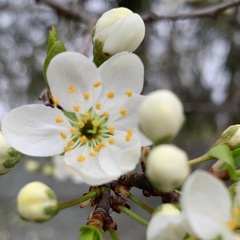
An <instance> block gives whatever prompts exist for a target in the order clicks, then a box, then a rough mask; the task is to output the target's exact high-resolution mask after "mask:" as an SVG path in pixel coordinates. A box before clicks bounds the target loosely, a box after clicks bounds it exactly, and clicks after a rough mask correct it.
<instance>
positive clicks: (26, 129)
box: [2, 104, 70, 157]
mask: <svg viewBox="0 0 240 240" xmlns="http://www.w3.org/2000/svg"><path fill="white" fill-rule="evenodd" d="M56 117H61V118H62V120H63V121H62V122H61V123H56V122H55V118H56ZM69 128H70V124H69V122H68V121H67V119H66V118H65V116H64V114H63V113H62V111H60V110H59V109H55V108H51V107H46V106H43V105H38V104H33V105H26V106H22V107H19V108H16V109H13V110H12V111H11V112H10V113H9V114H8V115H7V116H6V117H5V118H4V119H3V122H2V130H3V134H4V136H5V138H6V139H7V141H8V142H9V143H10V144H11V145H12V146H13V147H14V148H16V149H17V150H18V151H20V152H22V153H24V154H26V155H31V156H40V157H44V156H53V155H57V154H60V153H62V152H63V149H64V146H65V145H66V142H65V141H64V140H63V139H62V138H61V136H60V132H65V133H66V134H68V133H69Z"/></svg>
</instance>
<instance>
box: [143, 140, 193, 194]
mask: <svg viewBox="0 0 240 240" xmlns="http://www.w3.org/2000/svg"><path fill="white" fill-rule="evenodd" d="M189 172H190V168H189V164H188V156H187V154H186V153H185V152H184V151H183V150H181V149H179V148H177V147H176V146H174V145H170V144H163V145H159V146H157V147H155V148H153V149H152V151H150V153H149V155H148V158H147V165H146V176H147V177H148V179H149V180H150V182H151V183H152V184H153V185H154V186H155V187H156V188H157V189H159V190H160V191H163V192H170V191H172V190H174V189H175V188H177V187H179V186H180V185H181V183H182V182H183V181H184V179H185V178H186V177H187V176H188V174H189Z"/></svg>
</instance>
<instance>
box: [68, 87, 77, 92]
mask: <svg viewBox="0 0 240 240" xmlns="http://www.w3.org/2000/svg"><path fill="white" fill-rule="evenodd" d="M75 90H76V88H75V86H69V87H68V92H69V93H74V92H75Z"/></svg>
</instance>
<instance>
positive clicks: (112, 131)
mask: <svg viewBox="0 0 240 240" xmlns="http://www.w3.org/2000/svg"><path fill="white" fill-rule="evenodd" d="M108 131H109V132H110V133H111V134H113V133H114V131H115V127H114V126H110V127H109V128H108Z"/></svg>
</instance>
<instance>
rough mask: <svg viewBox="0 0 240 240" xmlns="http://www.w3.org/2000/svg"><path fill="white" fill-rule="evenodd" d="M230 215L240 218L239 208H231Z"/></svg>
mask: <svg viewBox="0 0 240 240" xmlns="http://www.w3.org/2000/svg"><path fill="white" fill-rule="evenodd" d="M232 214H233V216H234V217H236V218H238V217H240V209H239V208H233V209H232Z"/></svg>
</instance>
